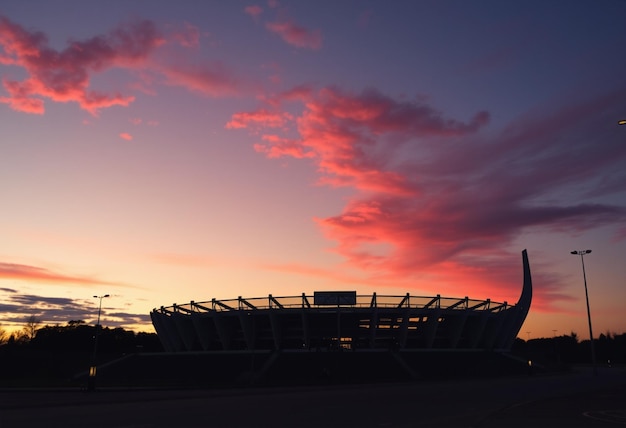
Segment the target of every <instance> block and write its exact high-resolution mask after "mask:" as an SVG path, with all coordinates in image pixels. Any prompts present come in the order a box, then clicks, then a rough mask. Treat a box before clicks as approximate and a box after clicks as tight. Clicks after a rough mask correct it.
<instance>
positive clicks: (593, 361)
mask: <svg viewBox="0 0 626 428" xmlns="http://www.w3.org/2000/svg"><path fill="white" fill-rule="evenodd" d="M590 252H591V250H578V251H572V252H571V253H572V254H574V255H576V256H580V262H581V263H582V265H583V280H584V281H585V299H586V301H587V320H588V321H589V341H590V342H591V364H592V365H593V375H594V376H597V375H598V367H597V366H596V349H595V346H594V344H593V331H592V329H591V311H590V310H589V293H588V292H587V275H586V274H585V258H584V256H585V254H589V253H590Z"/></svg>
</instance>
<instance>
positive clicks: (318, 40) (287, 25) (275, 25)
mask: <svg viewBox="0 0 626 428" xmlns="http://www.w3.org/2000/svg"><path fill="white" fill-rule="evenodd" d="M265 28H267V29H268V30H269V31H271V32H272V33H275V34H277V35H279V36H280V38H282V39H283V41H285V42H286V43H288V44H290V45H292V46H295V47H298V48H308V49H313V50H319V49H321V48H322V33H321V32H320V31H319V30H309V29H307V28H304V27H301V26H299V25H297V24H296V23H294V22H293V21H277V22H268V23H266V24H265Z"/></svg>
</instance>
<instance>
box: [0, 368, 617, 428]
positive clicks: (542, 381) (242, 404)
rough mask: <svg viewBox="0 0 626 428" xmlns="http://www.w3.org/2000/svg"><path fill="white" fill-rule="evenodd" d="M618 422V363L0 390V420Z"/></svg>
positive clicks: (240, 427) (109, 423)
mask: <svg viewBox="0 0 626 428" xmlns="http://www.w3.org/2000/svg"><path fill="white" fill-rule="evenodd" d="M620 425H621V426H624V425H626V368H623V367H622V368H610V369H609V368H602V369H601V370H600V374H599V376H597V377H594V376H592V373H591V371H590V370H588V369H578V370H575V371H574V372H572V373H568V374H561V375H542V376H524V377H514V378H499V379H486V380H485V379H483V380H459V381H442V382H412V383H394V384H368V385H344V386H339V385H332V386H331V385H329V386H324V387H322V386H316V387H298V388H296V387H289V388H281V387H276V388H247V389H226V390H146V389H136V390H114V389H107V390H104V389H101V390H97V391H95V392H85V391H78V390H14V389H12V390H9V389H7V390H2V391H0V428H13V427H20V428H29V427H106V428H131V427H133V428H157V427H159V428H160V427H191V428H194V427H220V428H221V427H233V428H247V427H251V428H252V427H302V428H313V427H315V428H317V427H385V428H391V427H394V428H395V427H397V428H405V427H442V428H447V427H455V428H456V427H475V428H490V427H554V426H567V427H605V428H610V427H612V426H615V427H617V426H620Z"/></svg>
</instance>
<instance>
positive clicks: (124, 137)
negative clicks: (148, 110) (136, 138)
mask: <svg viewBox="0 0 626 428" xmlns="http://www.w3.org/2000/svg"><path fill="white" fill-rule="evenodd" d="M120 138H121V139H122V140H126V141H132V139H133V136H132V135H130V134H128V133H126V132H122V133H120Z"/></svg>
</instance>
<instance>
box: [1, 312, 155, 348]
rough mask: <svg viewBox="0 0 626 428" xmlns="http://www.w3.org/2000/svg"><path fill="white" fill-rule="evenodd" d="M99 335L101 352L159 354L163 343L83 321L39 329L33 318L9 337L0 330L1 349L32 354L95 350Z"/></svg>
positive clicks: (150, 336) (139, 334) (152, 338)
mask: <svg viewBox="0 0 626 428" xmlns="http://www.w3.org/2000/svg"><path fill="white" fill-rule="evenodd" d="M96 334H97V335H98V352H99V353H102V354H123V353H132V352H159V351H162V350H163V348H162V347H161V343H160V342H159V339H158V337H157V335H156V334H155V333H144V332H139V333H135V332H134V331H132V330H125V329H123V328H121V327H118V328H109V327H97V326H93V325H87V324H85V322H84V321H82V320H71V321H69V322H68V323H67V325H65V326H58V325H55V326H50V325H46V326H44V327H39V326H38V323H37V321H36V320H34V319H32V318H30V319H29V320H28V321H27V322H26V326H25V327H24V328H23V329H22V330H21V331H18V332H14V333H12V334H11V335H7V334H6V332H5V333H2V330H0V347H2V348H4V347H6V348H20V349H24V350H26V349H29V350H32V351H79V352H80V351H83V352H84V351H90V350H93V347H94V342H95V337H96Z"/></svg>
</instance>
